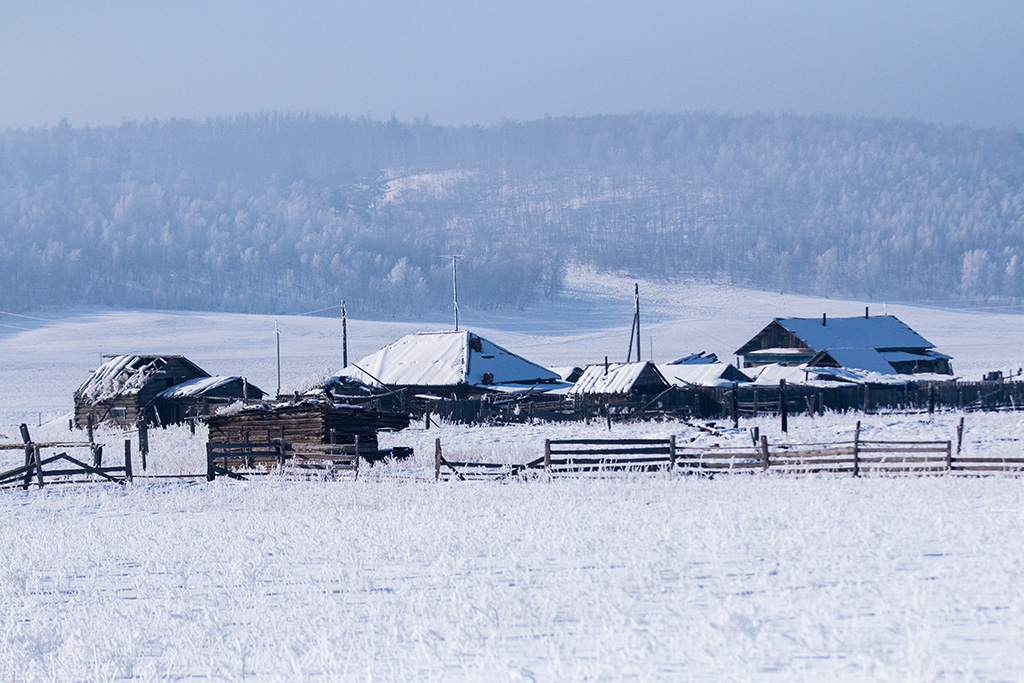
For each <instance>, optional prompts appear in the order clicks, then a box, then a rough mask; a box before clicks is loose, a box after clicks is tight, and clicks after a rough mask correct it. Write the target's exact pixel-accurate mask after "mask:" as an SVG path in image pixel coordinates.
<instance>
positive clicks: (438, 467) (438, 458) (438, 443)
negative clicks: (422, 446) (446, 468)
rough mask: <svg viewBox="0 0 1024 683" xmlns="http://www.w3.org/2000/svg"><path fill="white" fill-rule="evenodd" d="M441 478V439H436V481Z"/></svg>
mask: <svg viewBox="0 0 1024 683" xmlns="http://www.w3.org/2000/svg"><path fill="white" fill-rule="evenodd" d="M440 479H441V439H434V481H440Z"/></svg>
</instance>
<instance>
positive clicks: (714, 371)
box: [657, 363, 750, 387]
mask: <svg viewBox="0 0 1024 683" xmlns="http://www.w3.org/2000/svg"><path fill="white" fill-rule="evenodd" d="M657 367H658V372H660V373H661V374H662V376H663V377H664V378H665V379H666V380H667V381H668V383H669V384H673V385H675V386H692V385H697V386H703V387H719V386H729V385H731V384H732V383H733V382H749V381H750V378H749V377H747V376H746V375H745V374H744V373H742V372H740V371H739V370H737V369H736V367H735V366H733V365H732V364H731V363H697V364H682V365H680V364H678V363H666V364H664V365H662V364H659V365H658V366H657Z"/></svg>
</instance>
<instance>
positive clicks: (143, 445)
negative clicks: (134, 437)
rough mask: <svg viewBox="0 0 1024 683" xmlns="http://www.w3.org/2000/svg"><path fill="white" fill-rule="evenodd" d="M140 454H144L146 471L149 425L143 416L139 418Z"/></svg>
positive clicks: (143, 468)
mask: <svg viewBox="0 0 1024 683" xmlns="http://www.w3.org/2000/svg"><path fill="white" fill-rule="evenodd" d="M139 454H140V455H141V456H142V471H143V472H145V471H146V456H147V455H149V425H147V424H146V419H145V418H144V417H143V418H142V419H140V420H139Z"/></svg>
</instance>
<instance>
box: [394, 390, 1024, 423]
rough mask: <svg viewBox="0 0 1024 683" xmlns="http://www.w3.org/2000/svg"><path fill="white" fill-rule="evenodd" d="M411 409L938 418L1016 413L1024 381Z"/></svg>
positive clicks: (575, 416)
mask: <svg viewBox="0 0 1024 683" xmlns="http://www.w3.org/2000/svg"><path fill="white" fill-rule="evenodd" d="M411 405H412V407H413V409H414V410H415V411H416V412H417V413H419V414H421V415H422V414H424V413H426V414H427V421H426V424H427V425H429V424H430V415H431V414H433V415H435V416H436V417H439V418H442V419H444V420H447V421H448V422H452V423H464V424H479V423H500V424H514V423H520V422H532V421H535V420H542V421H551V422H560V421H582V422H588V421H590V420H607V421H608V423H609V424H611V423H612V422H614V421H628V420H633V419H649V418H657V417H672V418H682V419H703V420H719V419H720V420H729V419H732V420H734V421H735V420H736V419H738V418H740V417H755V416H759V415H780V414H788V415H800V414H805V415H816V414H821V413H824V412H826V411H831V412H848V411H855V412H863V413H874V412H887V411H893V412H926V411H927V412H933V411H935V410H937V409H957V410H964V411H984V410H1019V409H1022V408H1024V382H1022V381H1010V380H1007V381H983V382H960V381H949V382H932V381H920V382H909V383H906V384H899V385H887V384H850V385H848V386H832V387H816V386H808V385H804V384H787V383H785V382H780V383H779V384H778V385H768V384H733V385H732V386H719V387H703V386H687V387H672V388H670V389H667V390H666V391H664V392H662V393H660V394H657V395H633V396H628V397H626V396H577V397H576V398H575V399H565V398H552V397H550V396H545V395H542V394H534V395H528V396H520V397H508V396H482V397H476V398H463V399H460V398H446V399H439V400H434V401H430V402H425V403H424V402H420V403H416V402H414V403H413V404H411Z"/></svg>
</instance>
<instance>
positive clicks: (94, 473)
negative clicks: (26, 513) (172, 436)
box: [0, 425, 132, 489]
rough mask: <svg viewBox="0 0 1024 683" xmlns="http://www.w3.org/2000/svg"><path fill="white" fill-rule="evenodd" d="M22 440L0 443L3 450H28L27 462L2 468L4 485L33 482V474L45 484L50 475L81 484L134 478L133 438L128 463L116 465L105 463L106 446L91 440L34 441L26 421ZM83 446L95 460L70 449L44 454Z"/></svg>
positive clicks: (0, 483) (52, 478)
mask: <svg viewBox="0 0 1024 683" xmlns="http://www.w3.org/2000/svg"><path fill="white" fill-rule="evenodd" d="M21 436H22V440H23V443H21V444H0V450H21V451H24V453H25V464H24V465H22V466H20V467H15V468H13V469H9V470H7V471H5V472H0V488H15V487H21V488H24V489H27V488H28V487H29V486H31V484H32V481H33V478H34V479H35V483H36V484H37V485H38V486H39V488H42V487H43V486H44V485H45V484H46V483H47V482H46V480H47V479H49V483H51V484H77V483H88V482H94V481H96V478H97V477H98V478H99V480H101V481H109V482H113V483H116V484H125V483H128V482H130V481H131V480H132V449H131V441H125V442H124V464H123V465H118V466H114V467H109V466H107V467H105V466H104V465H103V446H102V445H100V444H97V443H93V442H91V441H81V442H79V441H64V442H50V443H35V442H33V441H32V438H31V436H30V435H29V432H28V427H27V426H26V425H21ZM57 449H67V450H74V449H81V450H86V449H88V451H89V452H90V455H91V457H92V464H91V465H90V464H87V463H85V462H83V461H82V460H80V459H78V458H74V457H72V456H70V455H68V453H67V450H63V451H62V452H60V453H56V454H54V455H48V456H44V455H43V451H44V450H57Z"/></svg>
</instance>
